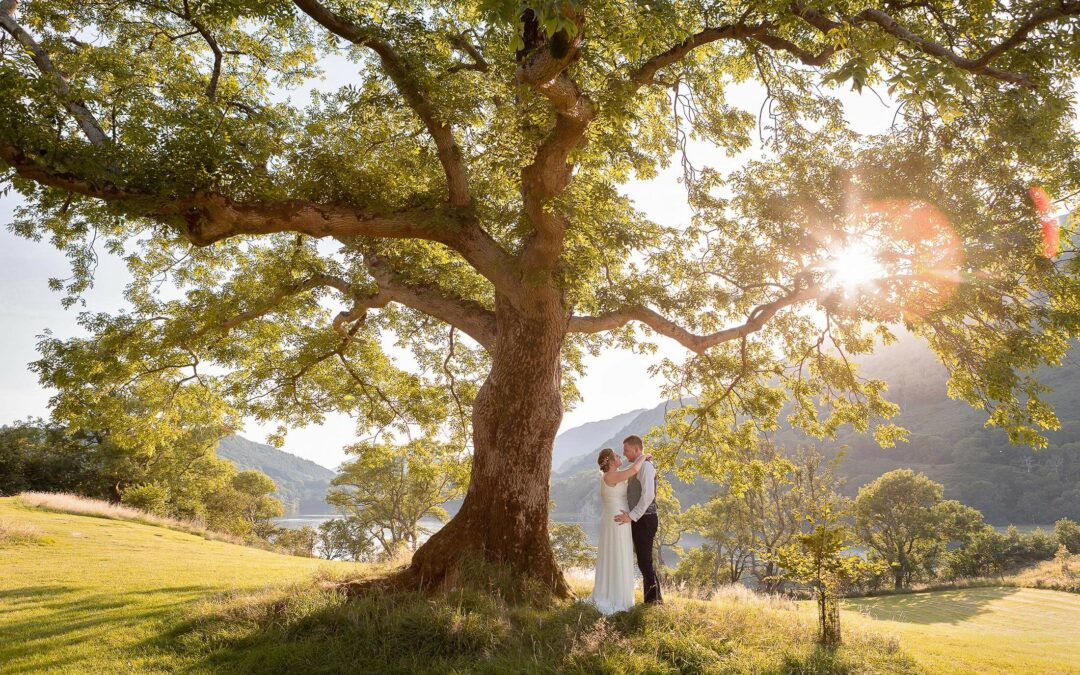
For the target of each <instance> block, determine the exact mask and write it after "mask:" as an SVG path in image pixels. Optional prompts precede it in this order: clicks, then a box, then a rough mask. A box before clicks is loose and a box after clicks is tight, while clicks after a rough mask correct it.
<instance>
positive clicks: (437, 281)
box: [0, 0, 1080, 592]
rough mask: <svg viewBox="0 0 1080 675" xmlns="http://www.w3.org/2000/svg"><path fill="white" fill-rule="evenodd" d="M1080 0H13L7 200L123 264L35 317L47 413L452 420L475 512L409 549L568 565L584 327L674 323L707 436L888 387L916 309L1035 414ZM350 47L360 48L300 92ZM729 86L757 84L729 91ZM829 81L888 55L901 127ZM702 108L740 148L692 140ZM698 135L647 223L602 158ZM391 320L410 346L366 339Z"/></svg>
mask: <svg viewBox="0 0 1080 675" xmlns="http://www.w3.org/2000/svg"><path fill="white" fill-rule="evenodd" d="M1078 15H1080V3H1078V2H1077V1H1076V0H1055V1H1054V2H1015V3H1007V4H1001V3H997V4H995V3H990V2H985V1H983V0H964V1H961V2H944V1H939V0H928V1H927V2H894V1H889V2H884V3H880V4H878V3H875V4H862V3H852V2H841V1H829V2H821V3H807V2H798V1H796V2H791V1H790V0H784V1H782V2H781V1H775V2H726V3H712V2H704V1H697V0H687V1H685V2H682V1H680V2H668V1H659V2H649V3H645V2H642V3H635V2H591V1H585V0H566V1H565V2H559V1H553V0H544V1H543V2H541V1H540V0H525V1H524V2H520V3H519V2H507V1H505V0H480V1H475V0H474V1H470V0H450V1H447V2H438V3H424V2H419V1H414V0H406V1H404V2H385V1H382V0H327V2H325V3H322V2H319V1H318V0H295V1H294V2H293V3H288V2H284V1H283V0H282V1H278V2H267V1H258V2H255V1H252V0H135V1H132V2H124V1H117V0H108V1H106V0H41V1H34V2H23V3H19V2H17V1H16V0H0V27H2V28H3V31H4V34H5V35H4V37H5V39H4V41H3V43H2V44H0V50H2V51H0V68H2V77H0V116H2V119H3V120H4V124H3V125H2V128H0V161H2V162H3V164H4V166H5V167H6V171H5V174H4V181H5V182H7V183H10V184H11V185H13V186H14V187H15V189H16V190H17V191H18V192H19V193H20V194H21V195H22V196H23V197H24V198H25V204H26V205H25V207H24V208H23V209H22V210H21V211H20V213H19V214H18V215H17V218H16V222H15V223H14V224H13V227H14V229H15V231H16V232H18V233H20V234H23V235H25V236H28V237H33V238H43V237H44V238H48V239H50V240H51V241H52V242H53V243H54V244H55V245H56V246H58V247H60V248H61V249H63V250H64V251H66V252H67V253H68V254H69V255H70V257H71V259H72V262H73V271H74V274H73V276H72V277H71V278H70V279H67V280H57V282H56V286H57V287H58V288H59V289H61V290H63V291H64V292H65V293H67V297H68V298H69V299H70V300H71V301H75V299H76V298H77V297H78V296H79V294H80V293H81V292H82V291H83V290H85V289H86V288H87V287H88V285H89V283H90V280H91V279H92V274H93V269H94V267H95V260H96V256H97V249H96V248H95V245H96V246H98V247H101V246H104V247H105V248H106V249H107V250H109V251H110V252H112V253H114V254H116V255H120V256H123V257H124V258H125V259H126V261H127V264H128V266H129V268H130V270H131V273H132V283H131V285H130V287H129V289H128V293H127V296H128V299H129V301H130V307H129V308H126V309H125V310H124V311H120V312H116V313H113V314H85V315H83V317H82V321H83V323H84V325H85V327H86V328H87V330H88V331H89V333H90V334H91V335H92V338H91V339H72V340H59V339H56V338H52V337H49V336H47V337H46V338H45V339H44V340H43V342H42V352H43V359H42V361H41V362H40V363H39V364H38V368H39V370H40V373H41V377H42V380H43V382H44V383H45V384H47V385H49V386H53V387H56V389H57V391H58V394H57V396H56V398H55V400H54V411H55V414H56V416H57V417H58V418H60V419H62V420H66V421H69V422H71V423H74V424H76V425H77V426H82V427H86V428H93V429H95V430H97V431H100V432H101V433H107V434H109V435H110V436H111V437H112V438H114V439H115V440H116V442H118V443H119V444H121V445H131V446H135V445H139V444H143V443H151V444H153V443H157V444H160V443H161V442H163V441H167V440H168V438H169V437H170V436H171V435H173V434H175V433H178V432H177V431H176V430H175V428H174V425H173V420H174V419H176V418H177V417H176V416H175V415H173V414H172V411H173V410H175V409H176V407H177V406H181V405H186V406H189V407H190V406H200V407H199V409H200V410H205V411H206V415H207V417H208V418H211V419H217V420H218V421H219V422H221V423H223V424H226V425H228V424H238V423H239V420H240V419H241V418H243V417H244V416H247V417H253V418H255V419H259V420H279V421H280V422H281V423H282V424H283V425H297V424H306V423H312V422H317V421H319V420H320V419H321V418H322V417H323V416H324V415H326V414H328V413H331V412H347V413H350V414H354V415H356V416H357V417H358V418H359V419H360V426H361V428H362V430H365V431H366V430H371V431H374V432H377V433H382V432H385V433H393V434H397V435H399V436H400V435H404V434H406V433H407V432H410V433H416V432H419V431H420V430H422V431H423V432H425V433H437V434H440V435H441V436H442V437H443V438H447V437H450V438H452V439H453V440H454V441H461V442H462V443H468V444H471V447H472V451H473V463H472V474H471V483H470V485H469V489H468V493H467V495H466V498H465V501H464V504H463V505H462V507H461V510H460V511H459V512H458V514H457V515H456V517H454V518H453V520H451V522H450V523H448V524H447V526H446V527H445V528H443V529H442V530H441V531H439V532H438V533H436V534H435V535H434V536H433V537H431V539H430V540H429V541H428V542H427V543H426V544H425V545H424V546H422V547H421V548H420V549H419V550H418V551H417V553H416V555H415V557H414V558H413V562H412V566H411V567H410V569H409V571H408V572H407V573H405V574H404V575H403V576H401V577H400V578H399V580H400V581H402V582H403V583H411V584H423V585H428V584H437V583H439V582H440V581H441V580H442V579H443V578H444V577H445V576H446V574H447V573H448V572H449V571H451V570H452V569H453V568H454V567H455V566H456V565H457V564H458V562H459V561H460V560H461V559H462V558H463V556H466V555H467V554H470V553H472V554H481V555H483V556H485V557H486V558H488V559H490V560H495V561H501V562H503V563H505V564H508V565H510V566H511V567H513V568H514V569H516V570H518V571H520V572H523V573H527V574H530V575H534V576H537V577H539V578H541V579H542V580H543V581H544V582H545V583H547V584H548V585H549V586H550V587H551V588H553V589H554V590H556V591H558V592H567V587H566V584H565V582H564V580H563V577H562V574H561V573H560V571H559V570H558V568H557V566H556V564H555V562H554V559H553V557H552V554H551V548H550V546H549V543H548V532H547V528H548V519H547V515H546V510H547V505H548V479H549V472H550V448H551V445H552V440H553V438H554V436H555V434H556V431H557V429H558V427H559V423H560V420H561V417H562V413H563V409H564V406H565V405H566V404H567V402H569V401H572V400H573V399H574V396H575V392H574V389H573V382H572V378H573V376H575V375H576V374H578V373H579V372H580V370H581V364H582V357H583V355H584V354H586V353H588V352H595V351H596V350H598V349H600V348H603V347H606V346H620V347H624V348H634V349H648V348H649V346H650V345H651V344H652V343H651V339H652V338H653V337H654V336H657V335H659V336H664V337H666V338H671V339H674V340H676V341H678V342H679V343H681V344H682V345H683V346H684V347H685V348H686V349H687V354H688V356H687V358H686V359H685V361H681V362H679V363H664V364H663V366H662V368H661V371H662V373H663V374H664V375H665V376H667V377H668V379H669V380H670V381H671V382H672V383H673V384H672V388H673V392H674V391H682V390H688V391H691V392H693V393H694V394H696V395H697V396H698V397H699V398H698V402H697V404H696V405H694V406H690V407H688V408H686V409H684V411H685V412H686V413H687V414H686V415H685V416H683V417H681V418H679V419H677V420H675V421H673V424H672V426H673V428H672V433H673V434H674V436H673V437H675V438H678V439H680V441H681V447H682V448H683V449H685V450H686V454H685V455H684V457H683V460H684V461H685V462H686V463H685V466H686V467H689V468H690V469H692V468H693V467H694V466H695V463H697V462H698V461H699V460H700V461H705V460H708V461H709V462H711V459H712V455H711V453H713V452H720V453H721V454H723V452H724V451H726V450H728V449H730V448H733V447H738V446H748V445H751V444H752V441H753V437H754V436H755V435H756V434H757V433H758V432H759V431H762V430H766V431H767V430H768V429H771V428H773V427H774V426H775V423H776V417H777V415H778V414H779V412H780V410H781V407H782V406H783V405H784V404H785V403H788V404H789V405H791V406H792V410H793V414H792V420H793V421H794V422H795V423H796V424H797V425H799V426H801V427H802V428H804V429H806V430H808V431H809V432H811V433H813V434H815V435H819V436H827V435H829V434H831V433H832V432H833V431H835V429H836V428H837V427H838V426H839V425H842V424H852V425H854V426H855V427H856V428H858V429H866V428H868V425H869V424H870V423H871V421H872V420H875V419H881V418H885V417H887V416H888V415H890V414H891V413H893V412H894V407H893V406H891V405H890V404H889V403H888V402H887V401H886V400H885V399H884V398H883V396H882V391H883V383H881V382H876V381H863V380H861V379H859V378H858V377H857V376H856V373H855V370H854V368H853V366H852V365H851V361H850V360H849V359H848V356H849V355H850V354H857V353H860V352H865V351H868V350H870V349H872V348H873V346H874V344H875V340H877V341H878V342H880V341H888V339H889V336H890V333H889V331H888V330H887V329H885V328H884V326H887V325H890V324H892V323H895V322H899V321H904V322H906V323H907V325H908V327H909V328H910V329H911V330H913V331H915V332H917V333H919V334H920V335H922V336H923V337H925V338H926V340H927V341H928V342H929V343H930V344H931V345H932V346H933V347H934V349H936V350H937V352H938V353H939V354H940V355H941V357H942V360H943V361H944V362H945V363H946V364H947V365H948V366H949V367H950V369H951V371H952V375H953V379H952V384H951V387H952V392H953V393H954V394H956V395H958V396H961V397H963V398H965V399H966V400H968V401H970V402H972V403H973V404H975V405H977V406H981V407H984V408H986V409H987V410H988V412H989V415H990V421H991V422H993V423H994V424H998V425H1000V426H1003V427H1005V428H1008V429H1009V430H1010V431H1011V433H1013V434H1014V436H1015V437H1016V438H1017V440H1027V441H1036V442H1037V440H1038V433H1037V430H1038V428H1039V427H1040V425H1041V426H1042V427H1052V426H1054V424H1055V420H1054V417H1053V413H1052V411H1050V410H1048V409H1047V408H1046V406H1044V405H1043V404H1042V403H1041V401H1040V399H1039V394H1040V391H1041V390H1040V389H1039V387H1038V385H1037V383H1035V381H1034V380H1033V379H1032V378H1031V373H1032V372H1033V371H1034V369H1035V368H1036V367H1037V366H1039V365H1040V364H1043V363H1054V362H1056V361H1057V360H1058V359H1060V358H1061V356H1062V354H1063V352H1064V349H1065V346H1066V343H1067V341H1068V339H1069V338H1070V337H1072V336H1073V335H1074V333H1075V323H1076V316H1077V297H1080V294H1078V292H1077V285H1076V284H1075V282H1074V277H1075V275H1074V274H1072V272H1074V271H1075V270H1074V269H1072V268H1071V267H1070V266H1071V265H1072V263H1071V262H1068V261H1066V260H1064V259H1063V258H1053V257H1047V255H1045V254H1047V253H1048V254H1050V256H1053V254H1054V253H1056V250H1054V246H1053V238H1052V237H1050V236H1048V237H1047V238H1046V239H1045V240H1044V238H1043V237H1041V236H1040V232H1041V230H1040V222H1041V217H1042V215H1043V214H1040V213H1039V210H1038V209H1036V208H1035V207H1034V206H1033V205H1032V203H1031V201H1030V200H1029V198H1028V196H1027V195H1028V190H1029V188H1031V187H1032V186H1039V187H1040V188H1041V189H1042V190H1044V191H1045V194H1049V195H1056V196H1063V195H1069V194H1072V193H1074V192H1075V191H1076V190H1077V189H1078V188H1080V166H1078V165H1080V160H1078V158H1077V153H1076V147H1077V145H1076V138H1075V134H1074V131H1073V129H1072V127H1071V126H1070V123H1071V119H1072V106H1073V103H1074V90H1073V85H1072V80H1071V78H1072V77H1073V75H1074V73H1075V72H1076V67H1077V65H1078V61H1080V40H1078V38H1077V35H1078V33H1077V20H1076V17H1077V16H1078ZM331 68H332V69H333V70H334V72H336V73H342V72H345V73H351V77H349V78H347V82H345V83H343V84H341V85H340V86H338V87H336V88H333V87H324V88H323V91H322V92H321V93H315V94H313V95H312V96H311V97H310V100H308V99H307V98H306V97H305V96H304V95H303V94H301V93H300V92H299V91H298V85H300V84H302V83H304V82H307V81H309V80H310V79H311V78H312V77H314V76H316V75H318V74H319V73H320V72H322V71H323V70H329V69H331ZM748 81H756V82H757V83H758V85H759V86H760V87H762V88H763V90H764V95H765V96H766V97H767V102H766V105H764V106H763V107H762V109H761V114H760V115H755V113H757V112H758V111H757V110H756V105H755V106H754V108H755V110H752V111H751V110H746V109H744V108H741V107H739V106H738V105H736V104H735V102H734V101H733V100H732V90H733V88H734V87H736V86H739V85H740V84H741V83H745V82H748ZM848 83H851V84H852V85H853V86H854V87H855V88H857V89H859V90H863V89H867V90H868V89H870V88H875V87H887V89H888V94H889V96H890V97H891V100H892V101H893V102H894V110H892V111H890V112H891V113H893V114H894V115H895V122H894V124H893V125H892V126H891V128H889V130H888V131H887V132H886V133H884V134H880V135H875V136H860V135H859V134H857V133H856V132H855V131H854V130H852V129H851V128H850V126H849V124H848V122H847V119H846V118H845V116H844V109H843V106H842V105H841V104H840V102H839V100H838V98H837V91H838V89H837V88H838V87H843V88H845V89H846V88H847V86H848ZM690 139H698V140H700V141H701V142H702V143H706V144H708V143H711V144H713V145H714V146H715V147H716V148H718V149H719V150H720V151H723V152H727V153H738V152H742V151H745V150H747V149H748V148H751V147H752V146H755V143H756V148H757V153H756V154H757V158H756V159H755V160H754V161H751V162H749V163H747V164H746V165H745V166H744V167H743V168H742V169H741V170H739V171H735V172H730V173H724V172H722V171H720V170H719V169H718V168H717V167H715V166H714V167H711V168H710V167H705V166H700V167H699V166H696V165H700V164H701V163H702V161H701V160H700V159H698V158H697V157H695V156H694V149H695V147H698V146H696V145H695V144H693V143H689V142H688V140H690ZM680 155H681V161H682V164H683V168H684V178H685V181H686V187H687V198H688V200H689V202H690V205H691V206H692V207H693V211H694V214H695V215H694V218H693V219H692V221H691V222H687V223H682V224H680V225H679V226H667V225H661V224H658V223H656V222H653V221H651V220H650V219H648V218H647V217H646V216H645V215H644V214H643V213H642V212H640V211H639V210H637V209H636V208H635V207H634V203H633V201H632V200H631V198H630V197H628V196H627V195H626V194H625V192H624V191H623V190H622V189H621V188H620V186H621V185H622V184H624V183H625V182H626V181H627V180H628V179H630V178H631V177H637V178H646V179H647V178H650V177H653V176H655V175H656V173H657V171H658V170H659V169H660V168H661V167H663V166H665V165H666V164H667V163H668V162H670V161H671V160H672V158H673V157H678V156H680ZM1038 194H1039V195H1040V199H1041V195H1043V194H1044V193H1043V192H1039V193H1038ZM1043 201H1045V200H1042V201H1040V204H1042V203H1043ZM1051 225H1052V224H1051ZM1052 229H1053V228H1052V226H1050V227H1048V228H1047V234H1048V235H1052V234H1053V232H1052ZM869 258H872V259H873V260H872V262H873V265H870V264H868V259H869ZM856 268H858V269H856ZM860 270H861V271H860ZM871 270H875V271H874V273H873V274H869V273H868V271H871ZM853 272H854V273H853ZM871 277H873V278H872V279H871ZM335 305H336V306H337V308H340V307H344V309H342V310H341V311H340V312H337V313H335V308H334V306H335ZM639 327H641V329H639ZM395 336H396V340H397V344H398V345H399V346H400V347H403V348H404V349H406V350H409V351H411V358H412V359H413V360H414V361H415V363H413V364H408V365H409V367H408V368H406V367H404V366H401V367H399V366H398V363H397V362H396V361H395V360H393V359H391V358H390V357H389V356H387V354H386V352H384V350H383V348H384V347H389V346H392V342H393V340H394V339H395ZM1035 336H1038V339H1035ZM208 421H209V420H208ZM898 434H899V432H898V430H897V429H895V428H893V427H891V426H889V425H887V424H884V425H879V427H878V429H877V435H878V438H879V439H880V440H881V441H882V442H886V443H887V442H891V441H893V440H895V438H896V437H897V436H898ZM694 448H697V449H699V450H701V449H706V448H707V449H708V452H703V451H702V452H696V451H694ZM711 463H712V464H713V465H715V462H711Z"/></svg>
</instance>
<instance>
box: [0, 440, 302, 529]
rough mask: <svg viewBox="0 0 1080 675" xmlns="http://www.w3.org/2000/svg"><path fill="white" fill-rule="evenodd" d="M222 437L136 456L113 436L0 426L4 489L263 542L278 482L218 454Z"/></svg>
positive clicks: (275, 507) (146, 449) (274, 512)
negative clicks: (90, 500)
mask: <svg viewBox="0 0 1080 675" xmlns="http://www.w3.org/2000/svg"><path fill="white" fill-rule="evenodd" d="M218 437H219V434H218V433H217V431H216V430H214V429H208V428H198V427H195V428H192V429H190V430H188V431H186V432H185V433H183V434H181V435H180V436H177V437H175V438H172V439H167V440H162V441H161V442H158V443H150V442H149V441H148V442H147V443H148V444H147V445H138V446H136V447H137V449H136V450H135V451H132V450H131V449H130V448H122V447H121V446H119V445H117V444H116V443H114V442H113V439H112V434H111V433H108V432H105V431H99V432H92V431H86V430H72V429H69V428H66V427H64V426H62V425H59V424H55V423H51V422H43V421H41V420H26V421H23V422H18V423H16V424H13V425H10V426H4V427H0V492H3V493H5V494H14V493H17V492H23V491H39V492H71V493H74V494H78V495H81V496H84V497H94V498H97V499H105V500H108V501H112V502H121V503H124V504H127V505H129V506H133V507H136V508H140V509H143V510H145V511H148V512H150V513H154V514H157V515H162V516H171V517H175V518H181V519H185V520H193V521H196V522H200V523H204V524H205V525H206V526H207V527H208V528H210V529H213V530H218V531H222V532H228V533H231V534H235V535H238V536H242V537H256V538H262V539H265V538H266V537H267V536H269V535H270V534H271V533H272V532H273V531H274V527H273V525H272V524H271V522H270V519H272V518H275V517H277V516H280V515H281V514H282V512H283V508H282V505H281V502H279V501H278V500H277V499H275V498H274V497H273V496H272V494H273V493H274V492H275V490H276V486H275V485H274V482H273V480H271V479H270V478H269V477H268V476H266V475H265V474H263V473H261V472H259V471H253V470H248V471H237V469H236V466H235V465H233V464H232V462H229V461H227V460H224V459H220V458H218V457H217V456H216V455H215V454H214V447H215V445H216V443H217V440H218Z"/></svg>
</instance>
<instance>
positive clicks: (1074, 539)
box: [1054, 518, 1080, 553]
mask: <svg viewBox="0 0 1080 675" xmlns="http://www.w3.org/2000/svg"><path fill="white" fill-rule="evenodd" d="M1054 538H1055V539H1057V543H1059V544H1061V545H1062V546H1064V547H1065V548H1066V549H1067V550H1068V551H1069V553H1080V525H1077V523H1076V521H1075V520H1071V519H1069V518H1062V519H1061V520H1059V521H1057V522H1056V523H1054Z"/></svg>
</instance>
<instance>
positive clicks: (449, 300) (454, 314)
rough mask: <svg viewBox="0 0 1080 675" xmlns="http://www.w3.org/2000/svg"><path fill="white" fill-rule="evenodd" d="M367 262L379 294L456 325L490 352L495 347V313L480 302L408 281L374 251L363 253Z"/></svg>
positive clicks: (365, 262)
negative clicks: (373, 252) (377, 285)
mask: <svg viewBox="0 0 1080 675" xmlns="http://www.w3.org/2000/svg"><path fill="white" fill-rule="evenodd" d="M364 264H365V265H366V266H367V269H368V272H370V273H371V276H372V277H373V278H374V279H375V282H376V283H378V284H379V293H380V294H385V295H386V297H388V298H389V299H390V300H392V301H394V302H398V303H400V304H402V305H405V306H406V307H411V308H412V309H415V310H417V311H420V312H423V313H424V314H427V315H429V316H433V317H435V318H436V319H439V320H440V321H443V322H445V323H447V324H449V325H451V326H453V327H454V328H457V329H458V330H460V331H461V332H463V333H465V334H466V335H468V336H469V337H471V338H472V339H474V340H476V342H477V343H479V344H480V346H482V347H483V348H484V349H486V350H487V351H488V352H494V351H495V340H496V327H495V313H494V312H492V311H491V310H489V309H487V308H486V307H484V306H483V305H481V304H480V303H478V302H474V301H471V300H466V299H464V298H458V297H452V296H449V295H446V294H445V293H443V292H441V291H439V290H436V289H433V288H425V287H421V286H415V285H412V284H409V283H407V282H406V281H405V280H404V279H403V278H402V277H401V275H400V274H399V273H398V272H397V270H395V269H394V268H393V267H391V266H390V264H389V263H387V262H386V261H385V260H383V259H381V258H379V257H378V256H376V255H374V254H372V253H365V254H364Z"/></svg>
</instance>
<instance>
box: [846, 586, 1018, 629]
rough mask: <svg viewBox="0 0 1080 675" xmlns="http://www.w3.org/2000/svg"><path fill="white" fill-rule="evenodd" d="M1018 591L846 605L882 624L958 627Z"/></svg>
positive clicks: (922, 595) (979, 590) (930, 594)
mask: <svg viewBox="0 0 1080 675" xmlns="http://www.w3.org/2000/svg"><path fill="white" fill-rule="evenodd" d="M1019 590H1020V589H1018V588H1013V587H1009V586H995V587H976V588H965V589H959V590H949V591H925V592H918V593H907V594H902V595H884V596H879V597H875V598H858V599H852V600H848V601H846V602H845V603H844V605H845V608H846V609H850V610H854V611H857V612H859V613H861V614H863V615H864V616H868V617H871V618H873V619H878V620H882V621H899V622H903V623H918V624H934V623H949V624H955V623H962V622H964V621H967V620H968V619H971V618H972V617H975V616H978V615H979V614H982V613H984V612H987V611H989V605H990V603H992V602H994V601H995V600H1000V599H1002V598H1005V597H1008V596H1009V595H1012V594H1013V593H1016V592H1017V591H1019Z"/></svg>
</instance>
